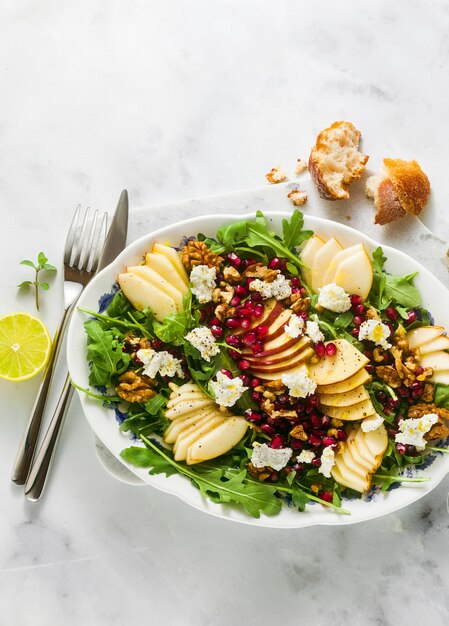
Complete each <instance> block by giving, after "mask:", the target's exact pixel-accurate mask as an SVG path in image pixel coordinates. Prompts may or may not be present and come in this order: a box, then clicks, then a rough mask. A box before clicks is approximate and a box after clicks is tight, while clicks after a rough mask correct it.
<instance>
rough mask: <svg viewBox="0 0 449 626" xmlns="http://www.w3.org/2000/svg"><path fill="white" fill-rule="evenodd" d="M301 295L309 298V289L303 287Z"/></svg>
mask: <svg viewBox="0 0 449 626" xmlns="http://www.w3.org/2000/svg"><path fill="white" fill-rule="evenodd" d="M299 293H300V294H301V295H302V297H303V298H305V297H306V296H307V289H306V288H305V287H301V288H300V290H299Z"/></svg>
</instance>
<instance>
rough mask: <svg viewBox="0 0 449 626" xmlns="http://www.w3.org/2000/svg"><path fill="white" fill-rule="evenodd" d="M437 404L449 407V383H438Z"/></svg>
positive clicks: (436, 387) (436, 390) (436, 388)
mask: <svg viewBox="0 0 449 626" xmlns="http://www.w3.org/2000/svg"><path fill="white" fill-rule="evenodd" d="M435 404H436V405H437V406H441V407H443V408H445V409H449V385H445V384H443V383H436V385H435Z"/></svg>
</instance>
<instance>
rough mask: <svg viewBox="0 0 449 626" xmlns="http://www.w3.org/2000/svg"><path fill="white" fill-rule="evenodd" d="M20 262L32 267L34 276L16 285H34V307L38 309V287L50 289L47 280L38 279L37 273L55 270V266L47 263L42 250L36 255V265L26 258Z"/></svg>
mask: <svg viewBox="0 0 449 626" xmlns="http://www.w3.org/2000/svg"><path fill="white" fill-rule="evenodd" d="M20 264H21V265H27V266H28V267H32V268H33V269H34V271H35V277H34V280H24V281H23V282H21V283H20V285H17V287H19V288H21V287H31V286H33V287H34V294H35V303H36V309H37V310H38V311H39V289H43V290H44V291H48V290H49V289H50V285H49V284H48V283H47V282H43V281H40V280H39V274H40V272H41V271H42V270H44V271H45V272H56V267H55V266H54V265H51V264H50V263H48V259H47V257H46V255H45V254H44V252H39V254H38V255H37V265H36V264H35V263H33V261H29V260H28V259H24V260H23V261H20Z"/></svg>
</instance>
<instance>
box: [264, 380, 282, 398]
mask: <svg viewBox="0 0 449 626" xmlns="http://www.w3.org/2000/svg"><path fill="white" fill-rule="evenodd" d="M264 385H265V387H266V388H267V389H270V390H271V391H274V392H275V393H276V394H280V393H285V391H286V389H287V387H286V385H284V383H283V382H282V380H281V379H280V378H279V379H277V380H270V381H269V382H267V383H264Z"/></svg>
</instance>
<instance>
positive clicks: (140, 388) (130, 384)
mask: <svg viewBox="0 0 449 626" xmlns="http://www.w3.org/2000/svg"><path fill="white" fill-rule="evenodd" d="M118 381H119V384H118V385H117V387H116V388H115V391H116V392H117V395H119V396H120V397H121V398H123V400H126V401H127V402H148V400H151V398H154V396H155V395H156V392H155V391H153V389H152V387H154V386H155V385H156V381H155V380H153V379H152V378H149V377H148V376H144V375H142V374H137V373H136V372H133V371H132V370H129V371H127V372H125V373H124V374H122V375H121V376H120V378H119V379H118Z"/></svg>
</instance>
